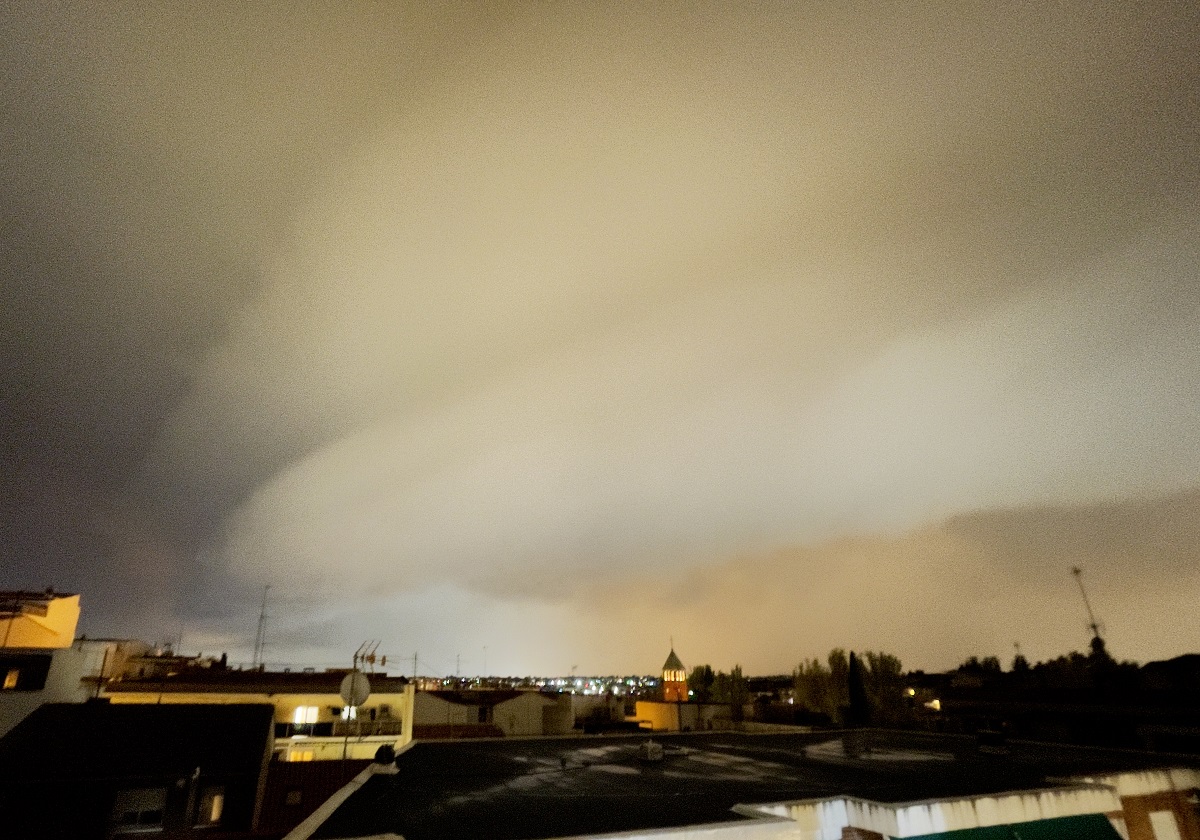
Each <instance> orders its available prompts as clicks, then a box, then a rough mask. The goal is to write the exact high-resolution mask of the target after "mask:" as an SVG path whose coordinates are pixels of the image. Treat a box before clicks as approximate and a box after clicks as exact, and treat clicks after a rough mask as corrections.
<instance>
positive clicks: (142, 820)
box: [112, 788, 167, 832]
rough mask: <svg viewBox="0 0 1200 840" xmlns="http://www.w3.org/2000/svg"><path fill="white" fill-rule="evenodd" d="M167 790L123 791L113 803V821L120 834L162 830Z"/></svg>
mask: <svg viewBox="0 0 1200 840" xmlns="http://www.w3.org/2000/svg"><path fill="white" fill-rule="evenodd" d="M166 807H167V789H166V788H135V789H133V790H122V791H119V792H118V793H117V797H116V799H115V800H114V801H113V810H112V821H113V823H115V824H116V828H115V830H116V831H118V832H127V831H153V830H155V829H159V830H161V829H162V824H163V811H164V810H166Z"/></svg>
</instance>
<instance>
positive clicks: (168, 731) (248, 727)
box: [0, 702, 274, 783]
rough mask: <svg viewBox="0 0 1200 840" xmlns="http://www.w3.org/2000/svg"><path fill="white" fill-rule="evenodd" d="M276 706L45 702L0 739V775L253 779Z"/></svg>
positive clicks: (27, 779) (23, 777)
mask: <svg viewBox="0 0 1200 840" xmlns="http://www.w3.org/2000/svg"><path fill="white" fill-rule="evenodd" d="M273 716H274V709H273V707H271V706H268V705H266V704H262V705H241V704H229V705H218V704H205V705H184V704H164V705H143V704H109V703H96V702H93V703H48V704H46V705H44V706H41V707H40V708H38V709H36V710H35V711H34V712H33V713H32V714H30V715H29V717H27V718H25V720H23V721H21V722H20V723H19V724H17V725H16V726H15V727H14V728H13V729H12V731H10V732H9V733H8V734H7V735H5V736H4V737H3V738H0V778H7V779H12V780H20V781H21V782H22V783H32V782H35V781H42V780H65V779H88V778H114V777H126V776H161V775H165V776H170V777H175V776H187V775H188V774H190V773H191V772H193V770H194V769H195V768H196V767H201V768H203V769H204V771H205V772H213V773H223V774H228V773H234V774H245V775H249V776H252V777H257V776H258V773H259V770H260V767H261V765H262V760H263V754H264V751H265V750H266V746H267V738H268V737H269V734H270V732H271V722H272V719H273Z"/></svg>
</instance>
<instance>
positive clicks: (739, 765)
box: [313, 731, 1187, 840]
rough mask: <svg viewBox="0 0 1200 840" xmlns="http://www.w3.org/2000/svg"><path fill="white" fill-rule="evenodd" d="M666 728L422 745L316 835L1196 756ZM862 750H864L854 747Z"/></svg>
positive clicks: (1016, 779) (528, 821) (696, 809)
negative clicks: (654, 753) (652, 749)
mask: <svg viewBox="0 0 1200 840" xmlns="http://www.w3.org/2000/svg"><path fill="white" fill-rule="evenodd" d="M851 738H852V739H853V740H855V741H857V742H859V743H860V744H861V745H862V746H863V747H865V748H866V751H865V752H863V753H861V756H860V757H858V758H852V757H847V755H846V753H845V751H844V749H843V740H842V734H841V733H836V732H832V733H831V732H822V733H805V734H784V735H777V734H771V735H747V734H740V733H719V734H714V733H706V734H678V735H654V736H653V740H654V741H655V742H657V743H660V744H662V745H663V746H664V748H665V750H666V756H665V758H664V760H663V761H661V762H657V763H645V762H642V761H641V760H639V754H638V747H639V745H640V744H641V743H643V742H644V741H645V740H646V737H645V736H609V737H586V736H585V737H580V738H562V739H559V738H546V739H505V740H494V741H472V742H425V743H416V744H414V745H413V746H412V747H411V748H410V749H409V750H408V751H406V752H405V753H403V754H402V755H401V756H400V757H399V759H398V760H397V762H396V766H397V769H398V771H399V772H398V773H397V774H396V775H382V774H379V775H375V776H373V777H372V778H371V779H370V780H369V781H368V782H367V783H366V784H365V785H363V787H362V788H360V789H359V790H358V791H356V792H355V793H354V794H353V795H351V796H350V798H349V799H347V800H346V802H344V803H343V804H342V806H341V807H340V808H338V809H337V810H336V811H335V812H334V813H333V814H332V815H331V817H330V818H329V819H328V820H326V821H325V823H324V824H323V825H322V826H321V827H320V828H319V829H318V830H317V831H316V833H314V835H313V837H315V838H341V837H366V836H371V835H377V834H384V833H387V832H392V833H394V834H399V835H401V836H403V837H405V838H406V840H444V839H448V838H467V837H481V836H487V837H490V838H494V839H495V840H537V839H538V838H549V837H569V836H572V835H580V834H598V833H604V832H616V831H632V830H635V829H649V828H667V827H671V826H683V825H694V824H699V823H708V822H724V821H733V820H738V819H742V818H741V817H739V816H738V815H737V814H736V813H734V812H733V811H731V810H730V808H732V807H733V806H734V805H737V804H739V803H756V802H778V801H782V800H790V799H813V798H825V797H833V796H839V795H851V796H860V797H864V798H867V799H873V800H876V801H881V802H909V801H917V800H922V799H940V798H947V797H956V796H971V795H979V794H987V793H998V792H1001V791H1008V790H1019V789H1028V788H1039V787H1047V786H1050V783H1049V782H1048V781H1047V779H1048V778H1052V777H1061V776H1070V775H1078V774H1084V773H1089V774H1091V773H1105V772H1117V771H1123V770H1136V769H1146V768H1150V767H1162V766H1166V765H1178V764H1180V763H1187V762H1181V761H1176V760H1174V758H1173V757H1168V756H1162V755H1149V754H1143V753H1133V752H1118V751H1105V750H1094V749H1080V748H1074V747H1068V746H1059V745H1049V744H1015V745H1009V746H1008V747H1007V748H1006V750H1007V752H999V751H995V750H991V751H987V750H985V751H980V750H979V749H978V748H977V747H976V745H975V742H974V741H973V740H971V739H967V738H961V737H948V736H930V735H922V734H916V733H912V734H909V733H897V732H875V731H872V732H859V733H854V734H853V735H852V736H851ZM852 752H853V750H852Z"/></svg>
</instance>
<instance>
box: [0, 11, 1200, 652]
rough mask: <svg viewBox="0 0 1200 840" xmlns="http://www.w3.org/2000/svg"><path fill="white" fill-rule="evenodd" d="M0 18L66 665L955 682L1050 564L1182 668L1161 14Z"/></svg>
mask: <svg viewBox="0 0 1200 840" xmlns="http://www.w3.org/2000/svg"><path fill="white" fill-rule="evenodd" d="M0 21H2V22H3V25H4V29H5V31H6V33H8V34H9V37H8V38H6V39H5V46H4V47H2V48H0V61H2V65H0V71H2V74H3V79H4V81H3V83H2V84H3V90H4V98H5V102H6V108H5V112H4V115H3V116H2V117H0V126H2V127H3V130H4V134H5V138H6V142H5V143H3V144H0V161H2V165H0V185H2V192H0V195H2V196H3V207H2V209H3V217H2V218H3V222H2V226H0V246H2V249H3V250H2V256H0V260H2V262H0V266H2V269H0V270H2V272H3V273H2V275H0V276H2V277H3V281H2V282H3V288H4V300H3V303H4V305H3V307H0V310H2V311H0V335H3V338H4V349H3V351H2V357H3V361H4V369H3V370H4V373H3V380H2V381H0V423H2V424H3V425H2V426H0V437H2V438H3V441H4V448H3V459H4V460H3V465H2V469H0V501H2V503H3V504H2V511H0V516H2V517H3V519H2V520H0V540H2V542H0V551H2V552H3V553H2V555H0V558H2V559H0V568H2V569H3V576H4V580H3V581H0V585H2V586H3V587H4V588H10V589H16V588H22V587H25V588H32V589H37V588H42V587H45V586H54V587H56V588H58V589H61V590H64V591H66V590H70V591H74V592H79V593H81V594H82V596H83V598H82V602H83V614H82V619H81V623H80V629H81V630H82V631H83V632H86V633H88V634H89V635H108V636H123V635H127V636H134V637H139V638H149V639H158V640H165V639H171V638H176V637H178V636H180V635H182V637H183V639H184V642H185V645H186V647H187V648H188V649H190V650H202V651H205V652H206V653H209V652H215V653H219V652H221V651H228V652H229V654H230V656H231V657H233V658H236V659H246V660H248V659H250V658H251V651H252V648H253V644H254V639H255V629H256V620H257V618H258V614H259V608H260V602H261V598H262V593H263V587H264V586H265V585H270V587H271V590H270V592H271V598H270V601H269V605H268V613H269V617H270V622H269V624H268V630H267V640H268V648H267V654H266V657H267V659H269V660H271V659H274V660H277V661H292V662H319V663H327V662H328V663H332V662H336V661H339V660H341V659H348V658H349V656H350V654H351V653H352V652H353V651H354V649H355V648H356V647H357V646H358V645H359V644H360V643H361V642H362V640H364V639H380V640H382V646H383V647H382V648H381V649H386V650H388V651H389V652H392V651H394V652H395V653H396V654H397V655H399V656H402V657H403V656H411V655H412V653H413V651H418V652H420V655H421V656H422V657H423V658H426V659H427V660H428V661H429V662H431V663H437V664H441V665H442V667H443V669H444V671H443V672H444V673H449V672H450V669H451V668H453V667H454V662H455V657H456V656H461V657H462V658H463V659H464V660H469V659H473V658H476V657H478V661H476V662H474V663H473V664H472V663H470V662H463V663H462V667H463V668H464V669H466V668H471V669H472V670H475V669H479V670H482V666H483V661H482V660H483V655H482V653H483V650H484V648H485V647H486V648H487V651H488V653H487V660H488V661H487V670H490V671H493V672H496V673H506V674H516V675H520V674H545V675H553V674H566V673H570V669H571V668H572V667H573V666H577V667H578V668H579V670H580V672H581V673H582V672H588V673H592V674H603V673H639V672H642V673H645V672H646V670H645V669H646V667H647V665H645V664H640V663H648V667H649V668H650V669H651V671H652V670H653V669H654V668H656V667H657V666H658V664H659V663H660V662H661V660H662V658H663V656H665V652H666V646H667V640H668V639H670V638H671V637H672V636H673V637H674V640H675V643H676V647H677V650H678V651H679V654H680V657H681V658H682V659H683V661H684V663H685V664H686V665H688V667H689V668H690V667H691V666H692V665H695V664H703V663H705V662H707V663H708V664H711V665H712V666H713V667H714V668H719V669H723V670H728V669H729V668H731V667H732V666H733V665H735V664H740V665H741V666H742V667H743V668H744V669H745V671H746V672H747V673H782V672H787V671H790V670H791V668H792V667H794V666H795V665H796V664H797V663H798V662H799V661H800V660H801V659H806V658H811V657H814V656H815V657H822V656H824V655H825V653H826V652H827V651H828V650H829V649H830V648H833V647H844V648H846V649H857V650H884V651H888V652H890V653H893V654H895V655H896V656H898V657H899V658H900V659H901V660H902V661H903V662H904V665H905V667H907V668H914V669H915V668H921V669H925V670H944V669H948V668H952V667H954V666H955V665H957V664H958V663H959V662H961V661H963V660H964V659H965V658H966V657H968V656H971V655H977V656H989V655H992V656H998V657H1000V658H1001V660H1002V661H1004V662H1005V663H1007V662H1008V661H1009V660H1010V659H1011V655H1012V651H1013V644H1014V642H1016V643H1019V644H1020V645H1021V649H1022V651H1023V652H1024V653H1025V655H1026V656H1027V657H1028V658H1029V659H1030V660H1031V661H1036V660H1039V659H1046V658H1051V657H1054V656H1058V655H1060V654H1063V653H1066V652H1068V651H1071V650H1084V649H1086V645H1087V643H1088V639H1089V637H1090V631H1089V630H1088V629H1087V625H1088V623H1089V620H1088V618H1087V616H1086V615H1085V613H1084V609H1083V605H1082V603H1081V602H1080V601H1079V593H1078V590H1077V588H1076V586H1075V581H1074V580H1073V579H1072V578H1071V573H1070V570H1071V568H1072V567H1074V566H1079V567H1081V568H1083V569H1084V570H1085V581H1086V584H1087V586H1088V593H1089V597H1091V599H1092V605H1093V606H1094V607H1095V610H1096V613H1097V615H1098V618H1099V620H1100V621H1101V622H1102V623H1103V624H1104V625H1105V635H1106V638H1107V639H1108V641H1109V649H1110V651H1111V652H1112V654H1113V656H1115V657H1116V658H1117V659H1134V660H1138V661H1143V662H1144V661H1148V660H1152V659H1165V658H1170V657H1172V656H1175V655H1178V654H1181V653H1185V652H1190V651H1195V650H1200V626H1197V624H1196V623H1195V622H1189V621H1187V620H1184V619H1183V618H1182V617H1184V616H1189V615H1191V613H1192V612H1194V605H1195V604H1196V603H1197V602H1200V564H1197V563H1196V562H1195V560H1196V557H1197V556H1200V531H1198V529H1197V524H1196V523H1197V522H1200V445H1198V443H1197V442H1198V441H1200V412H1197V411H1196V406H1197V405H1200V338H1198V336H1200V281H1198V279H1197V278H1198V277H1200V203H1198V202H1197V198H1198V196H1200V96H1198V95H1197V92H1198V91H1200V66H1198V65H1197V62H1196V61H1195V56H1196V55H1197V54H1198V53H1200V16H1198V15H1197V12H1196V10H1195V9H1194V8H1191V7H1189V6H1187V5H1186V4H1173V3H1169V2H1154V3H1149V4H1139V5H1137V7H1136V8H1135V7H1119V8H1105V7H1101V8H1097V7H1089V6H1086V5H1083V4H1073V3H1066V4H1059V5H1053V6H1038V7H1029V8H1025V7H1019V8H985V7H971V8H964V7H961V6H960V5H951V4H940V3H917V4H906V5H904V6H897V7H887V8H882V9H876V8H867V7H862V8H839V9H831V8H827V7H826V6H825V4H816V3H811V4H810V3H787V4H755V5H754V6H750V5H749V4H747V5H744V6H742V5H737V4H732V5H721V6H717V7H689V8H686V9H681V8H667V7H662V8H638V9H634V8H630V7H628V6H627V5H626V4H586V5H565V6H555V7H549V8H548V7H542V6H534V5H524V4H495V5H486V6H482V7H477V6H471V5H466V6H462V7H454V8H443V7H442V5H441V4H432V5H421V4H412V5H406V6H404V7H403V8H390V7H388V6H386V5H384V6H379V7H366V6H364V7H361V8H360V7H355V8H354V9H343V8H340V7H335V6H329V7H324V8H322V7H318V6H313V7H306V8H305V9H302V10H296V9H294V8H292V7H291V6H285V5H282V4H278V5H276V4H270V3H263V4H254V6H252V7H246V6H245V5H244V4H238V3H229V4H215V5H211V7H210V6H208V5H206V6H205V7H204V8H202V9H201V8H180V7H175V6H157V5H153V4H146V5H141V4H135V3H129V4H112V5H108V6H96V5H93V4H64V5H62V6H56V7H48V6H46V5H45V4H41V3H14V4H10V5H8V6H6V8H5V9H4V10H3V11H2V12H0ZM242 652H244V653H242Z"/></svg>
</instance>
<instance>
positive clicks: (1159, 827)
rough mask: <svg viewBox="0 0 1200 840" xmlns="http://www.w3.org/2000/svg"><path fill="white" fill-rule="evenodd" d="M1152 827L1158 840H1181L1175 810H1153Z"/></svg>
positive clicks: (1151, 813) (1151, 816) (1151, 815)
mask: <svg viewBox="0 0 1200 840" xmlns="http://www.w3.org/2000/svg"><path fill="white" fill-rule="evenodd" d="M1150 827H1151V828H1152V829H1153V830H1154V836H1155V838H1157V840H1180V833H1179V822H1178V821H1177V820H1176V819H1175V812H1174V811H1151V812H1150Z"/></svg>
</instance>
